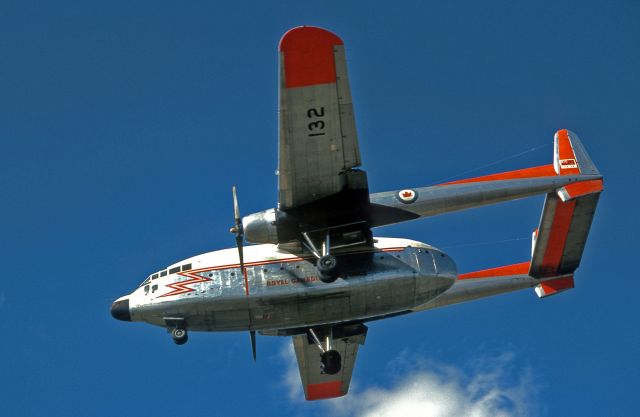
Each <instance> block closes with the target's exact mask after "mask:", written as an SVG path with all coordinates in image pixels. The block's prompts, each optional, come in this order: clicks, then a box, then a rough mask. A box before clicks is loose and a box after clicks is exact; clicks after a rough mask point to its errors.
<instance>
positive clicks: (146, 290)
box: [144, 285, 149, 295]
mask: <svg viewBox="0 0 640 417" xmlns="http://www.w3.org/2000/svg"><path fill="white" fill-rule="evenodd" d="M144 295H149V286H148V285H145V286H144Z"/></svg>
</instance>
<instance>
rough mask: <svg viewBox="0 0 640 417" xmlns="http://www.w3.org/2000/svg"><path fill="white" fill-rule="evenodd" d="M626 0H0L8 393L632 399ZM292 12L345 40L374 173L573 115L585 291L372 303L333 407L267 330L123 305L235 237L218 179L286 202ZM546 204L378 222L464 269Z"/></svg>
mask: <svg viewBox="0 0 640 417" xmlns="http://www.w3.org/2000/svg"><path fill="white" fill-rule="evenodd" d="M639 18H640V2H638V1H610V2H605V1H594V2H582V1H562V2H557V1H539V2H526V3H525V2H508V1H486V2H475V1H456V2H417V1H416V2H356V1H353V2H341V1H328V2H315V3H306V2H298V1H282V2H246V1H245V2H243V1H238V2H233V4H232V3H230V2H227V3H225V4H214V3H213V2H203V1H192V2H182V3H181V2H164V1H160V2H158V1H153V2H150V1H141V2H124V1H112V2H106V3H105V2H91V1H60V2H48V3H45V2H34V1H11V0H6V1H3V2H2V3H0V57H2V58H1V61H0V140H1V143H2V152H1V153H0V187H1V188H0V189H1V190H2V196H3V204H2V205H0V219H1V220H0V235H1V236H2V237H3V239H1V240H0V250H1V251H0V252H1V253H2V260H3V262H2V264H3V269H4V274H3V279H2V280H1V281H0V315H1V316H2V317H4V320H2V322H1V323H0V330H1V333H2V337H1V338H0V358H2V359H0V369H1V370H2V372H1V373H2V378H0V392H1V393H2V395H1V396H0V398H2V399H3V410H4V413H6V415H11V416H41V415H52V416H58V415H59V416H75V415H77V416H86V415H92V416H110V415H114V414H115V413H120V414H122V413H124V414H125V415H132V414H134V413H136V414H139V415H154V416H158V417H159V416H165V415H166V416H174V415H177V414H184V415H190V416H211V415H216V416H219V415H248V414H249V413H252V412H256V411H259V412H260V413H261V415H278V416H283V415H284V416H299V415H312V416H313V415H326V414H327V413H328V412H331V413H335V415H346V416H366V415H375V413H378V415H399V414H398V413H400V412H402V413H403V415H406V416H411V415H431V416H449V415H461V414H468V413H470V412H472V411H474V412H477V413H478V415H500V413H502V414H501V415H533V416H555V415H593V416H601V415H616V416H623V415H635V414H636V413H637V405H636V404H635V401H633V398H634V397H635V394H636V391H637V381H638V376H639V373H640V372H639V371H640V369H639V368H640V366H639V364H640V337H639V332H638V326H637V321H638V318H639V314H638V313H639V311H638V302H637V294H638V293H639V290H640V285H639V283H638V282H639V281H638V277H637V275H638V273H637V271H636V268H635V265H634V264H635V262H634V261H635V259H636V258H637V247H638V245H637V235H638V232H639V227H638V219H637V214H636V212H637V210H636V206H637V203H638V197H637V196H636V194H637V163H636V162H635V157H636V155H637V154H638V150H639V149H638V148H639V147H638V138H639V137H640V121H639V120H640V119H639V117H638V114H639V112H638V110H639V104H638V103H639V101H638V98H639V97H640V81H639V77H638V74H640V54H638V41H639V40H640V26H639V25H638V23H637V22H638V19H639ZM301 24H309V25H316V26H322V27H325V28H327V29H329V30H332V31H334V32H335V33H337V34H338V35H339V36H341V37H342V38H343V40H344V41H345V45H346V48H347V60H348V65H349V74H350V80H351V88H352V94H353V97H354V106H355V112H356V122H357V128H358V133H359V138H360V143H361V150H362V155H363V161H364V169H366V170H367V172H368V174H369V184H370V189H371V190H372V191H386V190H392V189H398V188H403V187H407V186H424V185H429V184H432V183H435V182H438V181H440V180H442V179H445V178H448V177H451V176H456V175H458V176H459V175H460V174H461V173H463V172H465V171H467V170H470V169H475V168H478V169H475V170H474V171H473V172H471V173H468V174H466V175H467V176H469V175H473V176H475V175H481V174H486V173H491V172H495V171H502V170H509V169H515V168H519V167H527V166H532V165H540V164H546V163H550V162H551V155H552V145H551V144H552V139H553V133H554V132H555V131H556V130H557V129H560V128H569V129H571V130H573V131H575V132H576V133H577V134H578V135H579V136H580V137H581V139H582V141H583V142H584V144H585V146H586V147H587V149H588V151H589V152H590V154H591V156H592V158H593V160H594V161H595V162H596V164H597V165H598V167H599V169H600V170H601V171H602V172H603V173H604V174H605V192H604V194H603V195H602V198H601V200H600V205H599V207H598V211H597V214H596V217H595V220H594V225H593V228H592V233H591V236H590V239H589V242H588V245H587V248H586V251H585V255H584V258H583V262H582V265H581V268H580V269H579V270H578V273H577V275H576V289H575V290H572V291H569V292H567V293H565V294H562V295H559V296H557V297H552V298H550V299H546V300H538V299H537V297H536V296H535V294H534V293H533V290H531V291H523V292H520V293H514V294H510V295H506V296H502V297H498V298H493V299H487V300H481V301H478V302H474V303H468V304H463V305H458V306H453V307H448V308H443V309H440V310H434V311H430V312H424V313H420V314H414V315H410V316H406V317H400V318H396V319H391V320H386V321H381V322H376V323H372V324H371V326H370V331H369V336H368V338H367V344H366V346H365V347H363V348H362V349H361V351H360V353H359V357H358V362H357V365H356V370H355V373H354V382H353V385H352V392H351V393H350V394H349V396H348V397H346V398H345V399H342V400H339V401H330V402H325V403H304V402H302V401H300V398H301V396H302V394H301V392H300V391H299V390H298V391H296V390H297V389H298V388H297V382H298V381H297V379H296V378H297V375H296V374H295V373H292V368H291V367H292V353H291V352H290V350H289V344H290V342H289V340H288V339H284V338H271V337H259V338H258V362H257V363H255V364H254V363H253V361H252V360H251V353H250V347H249V340H248V336H247V335H246V334H244V333H237V334H236V333H220V334H192V335H191V338H190V342H189V343H188V344H187V345H185V346H182V347H177V346H175V345H174V344H173V343H172V342H171V340H170V338H169V336H168V335H167V334H166V333H165V332H164V330H163V329H160V328H154V327H151V326H148V325H143V324H138V323H134V324H132V323H122V322H117V321H115V320H113V319H112V318H111V316H110V315H109V305H110V303H111V301H112V300H113V299H114V298H116V297H118V296H120V295H123V294H125V293H128V292H129V291H131V290H132V289H133V288H134V287H135V286H137V284H138V283H139V282H140V281H141V280H142V279H143V278H144V277H146V276H147V275H148V274H149V273H150V272H153V271H155V270H158V269H159V268H161V267H163V266H166V265H168V264H170V263H173V262H174V261H177V260H179V259H183V258H186V257H189V256H191V255H194V254H197V253H202V252H206V251H210V250H214V249H220V248H224V247H228V246H232V245H233V238H232V236H231V235H230V234H229V233H228V232H227V230H228V227H229V226H230V224H231V222H232V207H231V193H230V189H231V186H232V185H233V184H236V185H238V187H239V194H240V202H241V209H242V211H243V213H245V214H248V213H251V212H254V211H258V210H261V209H265V208H269V207H272V206H274V205H275V203H276V198H277V194H276V177H275V175H273V173H274V171H275V169H276V166H277V154H276V153H277V88H278V85H277V63H278V55H277V43H278V40H279V38H280V36H281V35H282V34H283V33H284V32H285V31H286V30H287V29H289V28H291V27H294V26H297V25H301ZM534 148H535V150H533V151H531V152H526V153H524V154H523V155H520V156H519V157H515V158H509V157H511V156H513V155H517V154H520V153H522V152H524V151H527V150H531V149H534ZM505 158H507V159H506V160H504V159H505ZM500 160H502V162H500V163H499V164H496V165H493V166H490V167H487V166H486V165H487V164H492V163H494V162H496V161H500ZM456 178H458V177H456ZM541 208H542V198H531V199H527V200H522V201H517V202H512V203H507V204H503V205H500V206H494V207H488V208H482V209H476V210H474V211H466V212H461V213H457V214H450V215H447V216H442V217H435V218H431V219H424V220H420V221H415V222H410V223H405V224H401V225H396V226H392V227H386V228H382V229H379V230H376V234H377V235H379V236H392V237H408V238H412V239H416V240H421V241H425V242H428V243H431V244H433V245H435V246H438V247H441V248H444V249H445V250H446V251H448V253H449V254H451V255H452V256H453V257H454V258H455V259H456V261H457V262H458V266H459V269H460V270H461V271H462V272H464V271H470V270H475V269H480V268H485V267H492V266H499V265H504V264H508V263H513V262H520V261H523V260H526V259H528V254H529V248H530V246H529V245H530V243H529V240H528V238H529V236H530V233H531V231H532V230H533V229H534V228H535V227H536V226H537V224H538V220H539V215H540V211H541ZM504 240H509V242H502V243H500V241H504ZM293 372H297V371H296V370H295V369H293ZM385 407H386V408H385ZM385 413H386V414H385ZM412 413H413V414H412Z"/></svg>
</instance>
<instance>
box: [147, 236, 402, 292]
mask: <svg viewBox="0 0 640 417" xmlns="http://www.w3.org/2000/svg"><path fill="white" fill-rule="evenodd" d="M404 249H406V248H404V247H396V248H385V249H380V251H381V252H401V251H403V250H404ZM365 252H371V251H359V252H353V253H365ZM305 259H309V258H301V257H295V258H284V259H274V260H269V261H258V262H245V264H244V266H245V267H244V269H243V271H242V274H243V276H244V289H245V294H246V295H249V279H248V276H247V267H249V266H261V265H269V264H277V263H288V262H299V261H304V260H305ZM235 268H240V264H228V265H218V266H210V267H207V268H200V269H192V270H190V271H184V272H178V275H182V276H183V277H187V278H189V279H188V280H186V281H180V282H174V283H172V284H166V286H167V287H169V288H171V289H172V290H173V291H169V292H168V293H166V294H162V295H159V296H158V298H160V297H168V296H171V295H179V294H185V293H188V292H193V291H195V290H194V289H193V288H189V287H188V285H191V284H197V283H199V282H206V281H211V278H206V277H203V276H202V275H198V274H200V273H203V272H209V271H220V270H224V269H235Z"/></svg>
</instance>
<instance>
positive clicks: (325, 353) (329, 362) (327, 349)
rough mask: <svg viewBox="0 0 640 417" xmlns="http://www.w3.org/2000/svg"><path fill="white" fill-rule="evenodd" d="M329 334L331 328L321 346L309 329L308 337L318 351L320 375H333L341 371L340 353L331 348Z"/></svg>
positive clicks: (330, 336)
mask: <svg viewBox="0 0 640 417" xmlns="http://www.w3.org/2000/svg"><path fill="white" fill-rule="evenodd" d="M331 333H332V332H331V328H329V330H328V332H327V335H326V337H325V344H324V345H323V344H322V343H321V342H320V339H319V338H318V335H317V334H316V332H315V331H314V330H313V329H309V336H310V337H311V339H312V340H313V341H314V343H315V344H316V346H318V349H320V368H321V369H322V373H325V374H327V375H335V374H337V373H338V372H340V370H341V369H342V356H340V352H338V351H337V350H335V349H333V348H332V346H331V340H332V334H331Z"/></svg>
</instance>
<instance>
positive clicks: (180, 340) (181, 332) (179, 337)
mask: <svg viewBox="0 0 640 417" xmlns="http://www.w3.org/2000/svg"><path fill="white" fill-rule="evenodd" d="M171 337H172V338H173V342H174V343H175V344H176V345H184V344H185V343H187V340H189V334H188V333H187V329H183V328H181V327H176V328H175V329H173V330H172V331H171Z"/></svg>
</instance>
